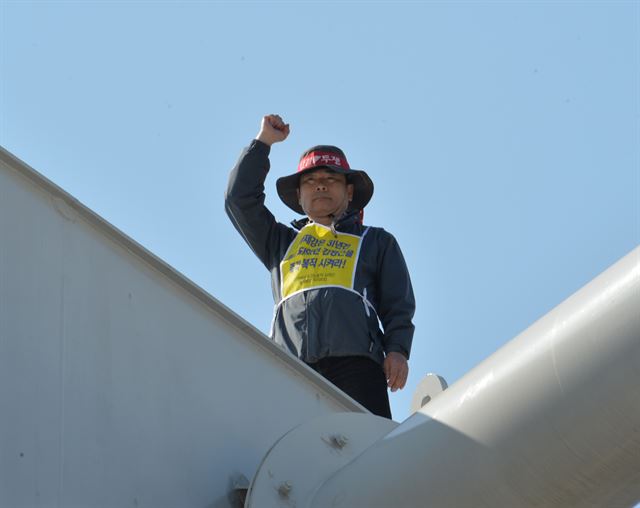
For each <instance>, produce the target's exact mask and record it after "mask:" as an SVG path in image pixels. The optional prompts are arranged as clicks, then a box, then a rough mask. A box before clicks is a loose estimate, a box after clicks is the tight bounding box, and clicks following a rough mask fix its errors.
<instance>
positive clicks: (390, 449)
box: [310, 248, 640, 508]
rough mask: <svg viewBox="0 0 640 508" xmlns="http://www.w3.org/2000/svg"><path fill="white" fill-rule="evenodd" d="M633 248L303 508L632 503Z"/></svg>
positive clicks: (638, 382)
mask: <svg viewBox="0 0 640 508" xmlns="http://www.w3.org/2000/svg"><path fill="white" fill-rule="evenodd" d="M639 261H640V248H636V249H635V250H634V251H632V252H631V253H630V254H628V255H627V256H626V257H625V258H623V259H622V260H620V261H619V262H618V263H616V264H615V265H613V266H612V267H611V268H609V269H608V270H607V271H605V272H604V273H603V274H601V275H600V276H599V277H597V278H596V279H594V280H593V281H592V282H591V283H589V284H588V285H587V286H585V287H584V288H582V289H581V290H580V291H578V292H577V293H576V294H574V295H573V296H571V297H570V298H569V299H568V300H566V301H565V302H563V303H562V304H561V305H559V306H558V307H557V308H555V309H554V310H553V311H551V312H550V313H549V314H547V315H546V316H545V317H543V318H542V319H540V320H539V321H538V322H536V323H535V324H534V325H533V326H531V327H530V328H529V329H527V330H526V331H525V332H523V333H522V334H521V335H519V336H518V337H516V338H515V339H514V340H512V341H511V342H509V343H508V344H507V345H505V346H504V347H503V348H501V349H500V350H499V351H497V352H496V353H495V354H493V355H492V356H491V357H489V358H488V359H487V360H485V361H484V362H483V363H481V364H480V365H479V366H477V367H476V368H475V369H473V370H472V371H470V372H469V373H468V374H467V375H466V376H464V377H463V378H462V379H461V380H460V381H458V382H457V383H455V384H454V385H453V386H451V387H450V388H449V389H448V390H447V391H445V392H444V393H442V394H440V395H439V396H438V397H437V398H436V399H434V400H433V401H431V402H430V403H429V404H427V405H426V406H425V407H424V408H422V409H421V410H420V411H418V412H417V413H416V414H414V415H413V416H411V417H410V418H409V419H407V420H406V421H405V422H404V423H403V424H401V425H400V426H399V427H397V428H396V429H395V430H394V431H392V432H391V433H389V434H388V435H387V436H385V437H384V438H382V439H381V440H379V441H377V442H376V443H374V444H373V445H372V446H371V447H369V448H368V449H367V450H365V451H364V452H363V453H362V454H361V455H360V456H359V457H357V458H356V459H355V460H353V461H352V462H351V463H349V464H347V465H346V466H344V467H343V468H342V469H340V470H338V471H337V472H335V473H334V474H333V475H332V476H331V477H330V478H329V479H328V480H327V481H326V482H324V484H323V485H321V486H320V487H319V489H318V490H317V491H316V494H315V496H313V501H312V502H311V504H310V506H313V507H322V508H324V507H327V506H331V507H336V508H337V507H361V506H367V507H390V506H393V507H398V508H399V507H418V506H420V507H438V508H439V507H456V508H461V507H471V506H473V507H474V508H479V507H498V506H500V507H502V506H508V507H510V508H512V507H533V506H536V507H571V506H575V507H578V506H579V507H586V506H593V507H595V506H598V507H600V506H602V507H604V506H610V507H613V506H616V507H617V506H621V507H622V506H631V505H633V504H634V503H635V502H637V501H638V500H640V262H639Z"/></svg>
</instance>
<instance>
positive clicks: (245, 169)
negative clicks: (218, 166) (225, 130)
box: [224, 139, 289, 269]
mask: <svg viewBox="0 0 640 508" xmlns="http://www.w3.org/2000/svg"><path fill="white" fill-rule="evenodd" d="M270 149H271V147H269V145H266V144H265V143H262V142H261V141H258V140H255V139H254V140H253V141H252V142H251V144H250V145H249V146H248V147H247V148H245V149H244V150H243V151H242V153H241V154H240V158H239V159H238V162H237V163H236V165H235V167H234V168H233V170H232V171H231V174H230V175H229V183H228V185H227V191H226V193H225V201H224V204H225V210H226V212H227V215H228V216H229V218H230V219H231V222H232V223H233V225H234V226H235V228H236V229H237V230H238V232H239V233H240V234H241V235H242V237H243V238H244V240H245V241H246V242H247V244H248V245H249V247H251V250H253V252H254V253H255V255H256V256H258V258H259V259H260V261H262V263H263V264H264V265H265V266H266V267H267V269H271V268H272V267H273V266H274V265H275V264H277V263H279V262H280V260H279V258H278V253H279V249H278V246H279V245H280V242H281V240H282V239H283V237H284V235H286V234H287V233H288V230H289V228H288V227H287V226H285V225H284V224H280V223H278V222H277V221H276V219H275V217H274V216H273V214H272V213H271V212H270V211H269V210H268V209H267V207H266V206H265V205H264V199H265V194H264V181H265V179H266V177H267V173H268V172H269V167H270V164H269V152H270Z"/></svg>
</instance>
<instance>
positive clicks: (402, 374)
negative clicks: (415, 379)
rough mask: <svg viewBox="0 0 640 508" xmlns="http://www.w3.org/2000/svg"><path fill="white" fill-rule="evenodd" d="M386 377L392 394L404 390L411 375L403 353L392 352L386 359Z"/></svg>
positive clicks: (384, 366)
mask: <svg viewBox="0 0 640 508" xmlns="http://www.w3.org/2000/svg"><path fill="white" fill-rule="evenodd" d="M383 368H384V375H385V377H386V378H387V385H388V386H389V388H391V391H392V392H395V391H396V390H402V389H403V388H404V385H405V383H406V382H407V376H408V375H409V364H408V363H407V359H406V358H405V357H404V355H403V354H402V353H395V352H391V353H388V354H387V357H386V358H385V359H384V365H383Z"/></svg>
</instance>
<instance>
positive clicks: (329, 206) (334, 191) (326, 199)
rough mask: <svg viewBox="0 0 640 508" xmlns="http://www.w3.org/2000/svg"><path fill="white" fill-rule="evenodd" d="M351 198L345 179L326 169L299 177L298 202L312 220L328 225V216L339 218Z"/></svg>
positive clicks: (343, 176) (351, 191)
mask: <svg viewBox="0 0 640 508" xmlns="http://www.w3.org/2000/svg"><path fill="white" fill-rule="evenodd" d="M352 198H353V185H352V184H348V183H347V177H346V176H345V175H342V174H340V173H336V172H334V171H331V170H327V169H316V170H315V171H311V172H310V173H305V174H303V175H302V176H301V177H300V184H299V187H298V202H299V203H300V206H301V207H302V209H303V210H304V213H306V214H307V215H308V216H309V217H310V218H311V219H312V220H314V221H315V222H319V223H320V224H325V225H329V224H330V223H331V217H330V215H334V216H336V217H338V216H340V215H341V214H342V213H343V212H344V211H345V210H346V209H347V207H348V206H349V202H350V201H351V199H352Z"/></svg>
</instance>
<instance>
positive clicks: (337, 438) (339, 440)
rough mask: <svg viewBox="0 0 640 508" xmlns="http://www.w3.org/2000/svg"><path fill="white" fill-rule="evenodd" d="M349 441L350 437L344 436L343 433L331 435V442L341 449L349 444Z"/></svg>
mask: <svg viewBox="0 0 640 508" xmlns="http://www.w3.org/2000/svg"><path fill="white" fill-rule="evenodd" d="M348 442H349V438H348V437H347V436H343V435H342V434H336V435H334V436H331V444H332V445H333V446H335V447H336V448H340V449H341V450H342V449H343V448H344V447H345V446H346V445H347V443H348Z"/></svg>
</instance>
